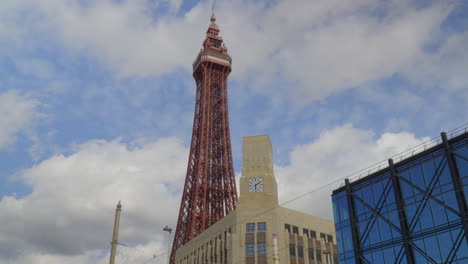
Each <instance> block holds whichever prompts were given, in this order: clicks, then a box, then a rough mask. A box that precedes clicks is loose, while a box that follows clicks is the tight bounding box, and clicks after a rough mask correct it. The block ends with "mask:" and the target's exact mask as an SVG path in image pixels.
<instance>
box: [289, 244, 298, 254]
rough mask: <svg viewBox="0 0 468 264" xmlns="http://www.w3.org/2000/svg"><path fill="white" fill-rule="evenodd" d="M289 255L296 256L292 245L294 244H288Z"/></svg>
mask: <svg viewBox="0 0 468 264" xmlns="http://www.w3.org/2000/svg"><path fill="white" fill-rule="evenodd" d="M289 255H290V256H291V257H295V256H296V247H295V246H294V244H289Z"/></svg>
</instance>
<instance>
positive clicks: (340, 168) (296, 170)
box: [276, 125, 429, 219]
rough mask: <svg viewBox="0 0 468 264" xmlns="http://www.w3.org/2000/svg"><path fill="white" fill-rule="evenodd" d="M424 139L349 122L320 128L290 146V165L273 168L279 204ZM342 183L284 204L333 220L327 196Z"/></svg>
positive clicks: (405, 133)
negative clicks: (306, 139) (309, 139)
mask: <svg viewBox="0 0 468 264" xmlns="http://www.w3.org/2000/svg"><path fill="white" fill-rule="evenodd" d="M428 139H429V138H416V137H415V136H414V135H413V134H411V133H407V132H401V133H385V134H382V135H380V137H376V135H375V133H374V132H373V131H370V130H361V129H358V128H354V127H352V126H351V125H344V126H342V127H337V128H334V129H331V130H327V131H324V132H323V133H322V134H321V135H320V138H318V139H317V140H316V141H314V142H311V143H309V144H305V145H301V146H297V147H296V148H294V150H293V151H292V153H291V155H290V159H291V163H290V165H288V166H284V167H280V166H278V167H277V168H276V178H277V180H278V189H279V195H280V203H284V202H286V201H289V200H290V199H292V198H295V197H297V196H298V195H300V194H304V193H306V192H308V191H311V190H315V189H317V188H319V187H322V186H324V185H326V184H328V183H330V182H333V181H336V180H338V179H341V178H344V177H346V176H348V175H350V174H351V173H354V172H357V171H359V170H362V169H364V168H366V167H368V166H370V165H372V164H375V163H376V162H380V161H382V160H385V159H388V158H390V157H391V156H393V155H396V154H398V153H400V152H401V151H404V150H406V149H408V148H410V147H413V146H416V145H418V144H420V143H422V142H424V141H426V140H428ZM343 183H344V180H343V181H342V182H339V183H336V184H333V185H331V186H329V187H326V188H324V189H321V190H319V191H316V192H313V193H312V194H310V195H307V196H305V197H304V198H301V199H299V200H297V201H294V202H292V203H289V204H287V205H286V207H291V208H294V209H298V210H300V211H304V212H308V213H310V214H312V215H318V216H322V217H326V218H328V219H333V214H332V205H331V197H330V195H331V192H332V190H334V189H336V188H338V187H339V186H340V185H341V184H343Z"/></svg>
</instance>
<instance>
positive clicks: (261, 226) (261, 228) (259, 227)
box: [257, 222, 266, 232]
mask: <svg viewBox="0 0 468 264" xmlns="http://www.w3.org/2000/svg"><path fill="white" fill-rule="evenodd" d="M257 231H258V232H265V231H266V223H265V222H260V223H257Z"/></svg>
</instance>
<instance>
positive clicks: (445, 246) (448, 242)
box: [437, 232, 453, 261]
mask: <svg viewBox="0 0 468 264" xmlns="http://www.w3.org/2000/svg"><path fill="white" fill-rule="evenodd" d="M437 240H438V241H439V246H440V254H441V256H442V261H443V260H446V259H447V257H448V255H449V253H450V251H451V249H452V246H453V241H452V236H451V234H450V232H445V233H442V234H439V235H437Z"/></svg>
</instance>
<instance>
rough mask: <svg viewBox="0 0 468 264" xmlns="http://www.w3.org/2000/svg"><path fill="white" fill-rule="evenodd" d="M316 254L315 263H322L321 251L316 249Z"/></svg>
mask: <svg viewBox="0 0 468 264" xmlns="http://www.w3.org/2000/svg"><path fill="white" fill-rule="evenodd" d="M316 253H317V262H318V263H320V262H322V251H321V250H319V249H317V250H316Z"/></svg>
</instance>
